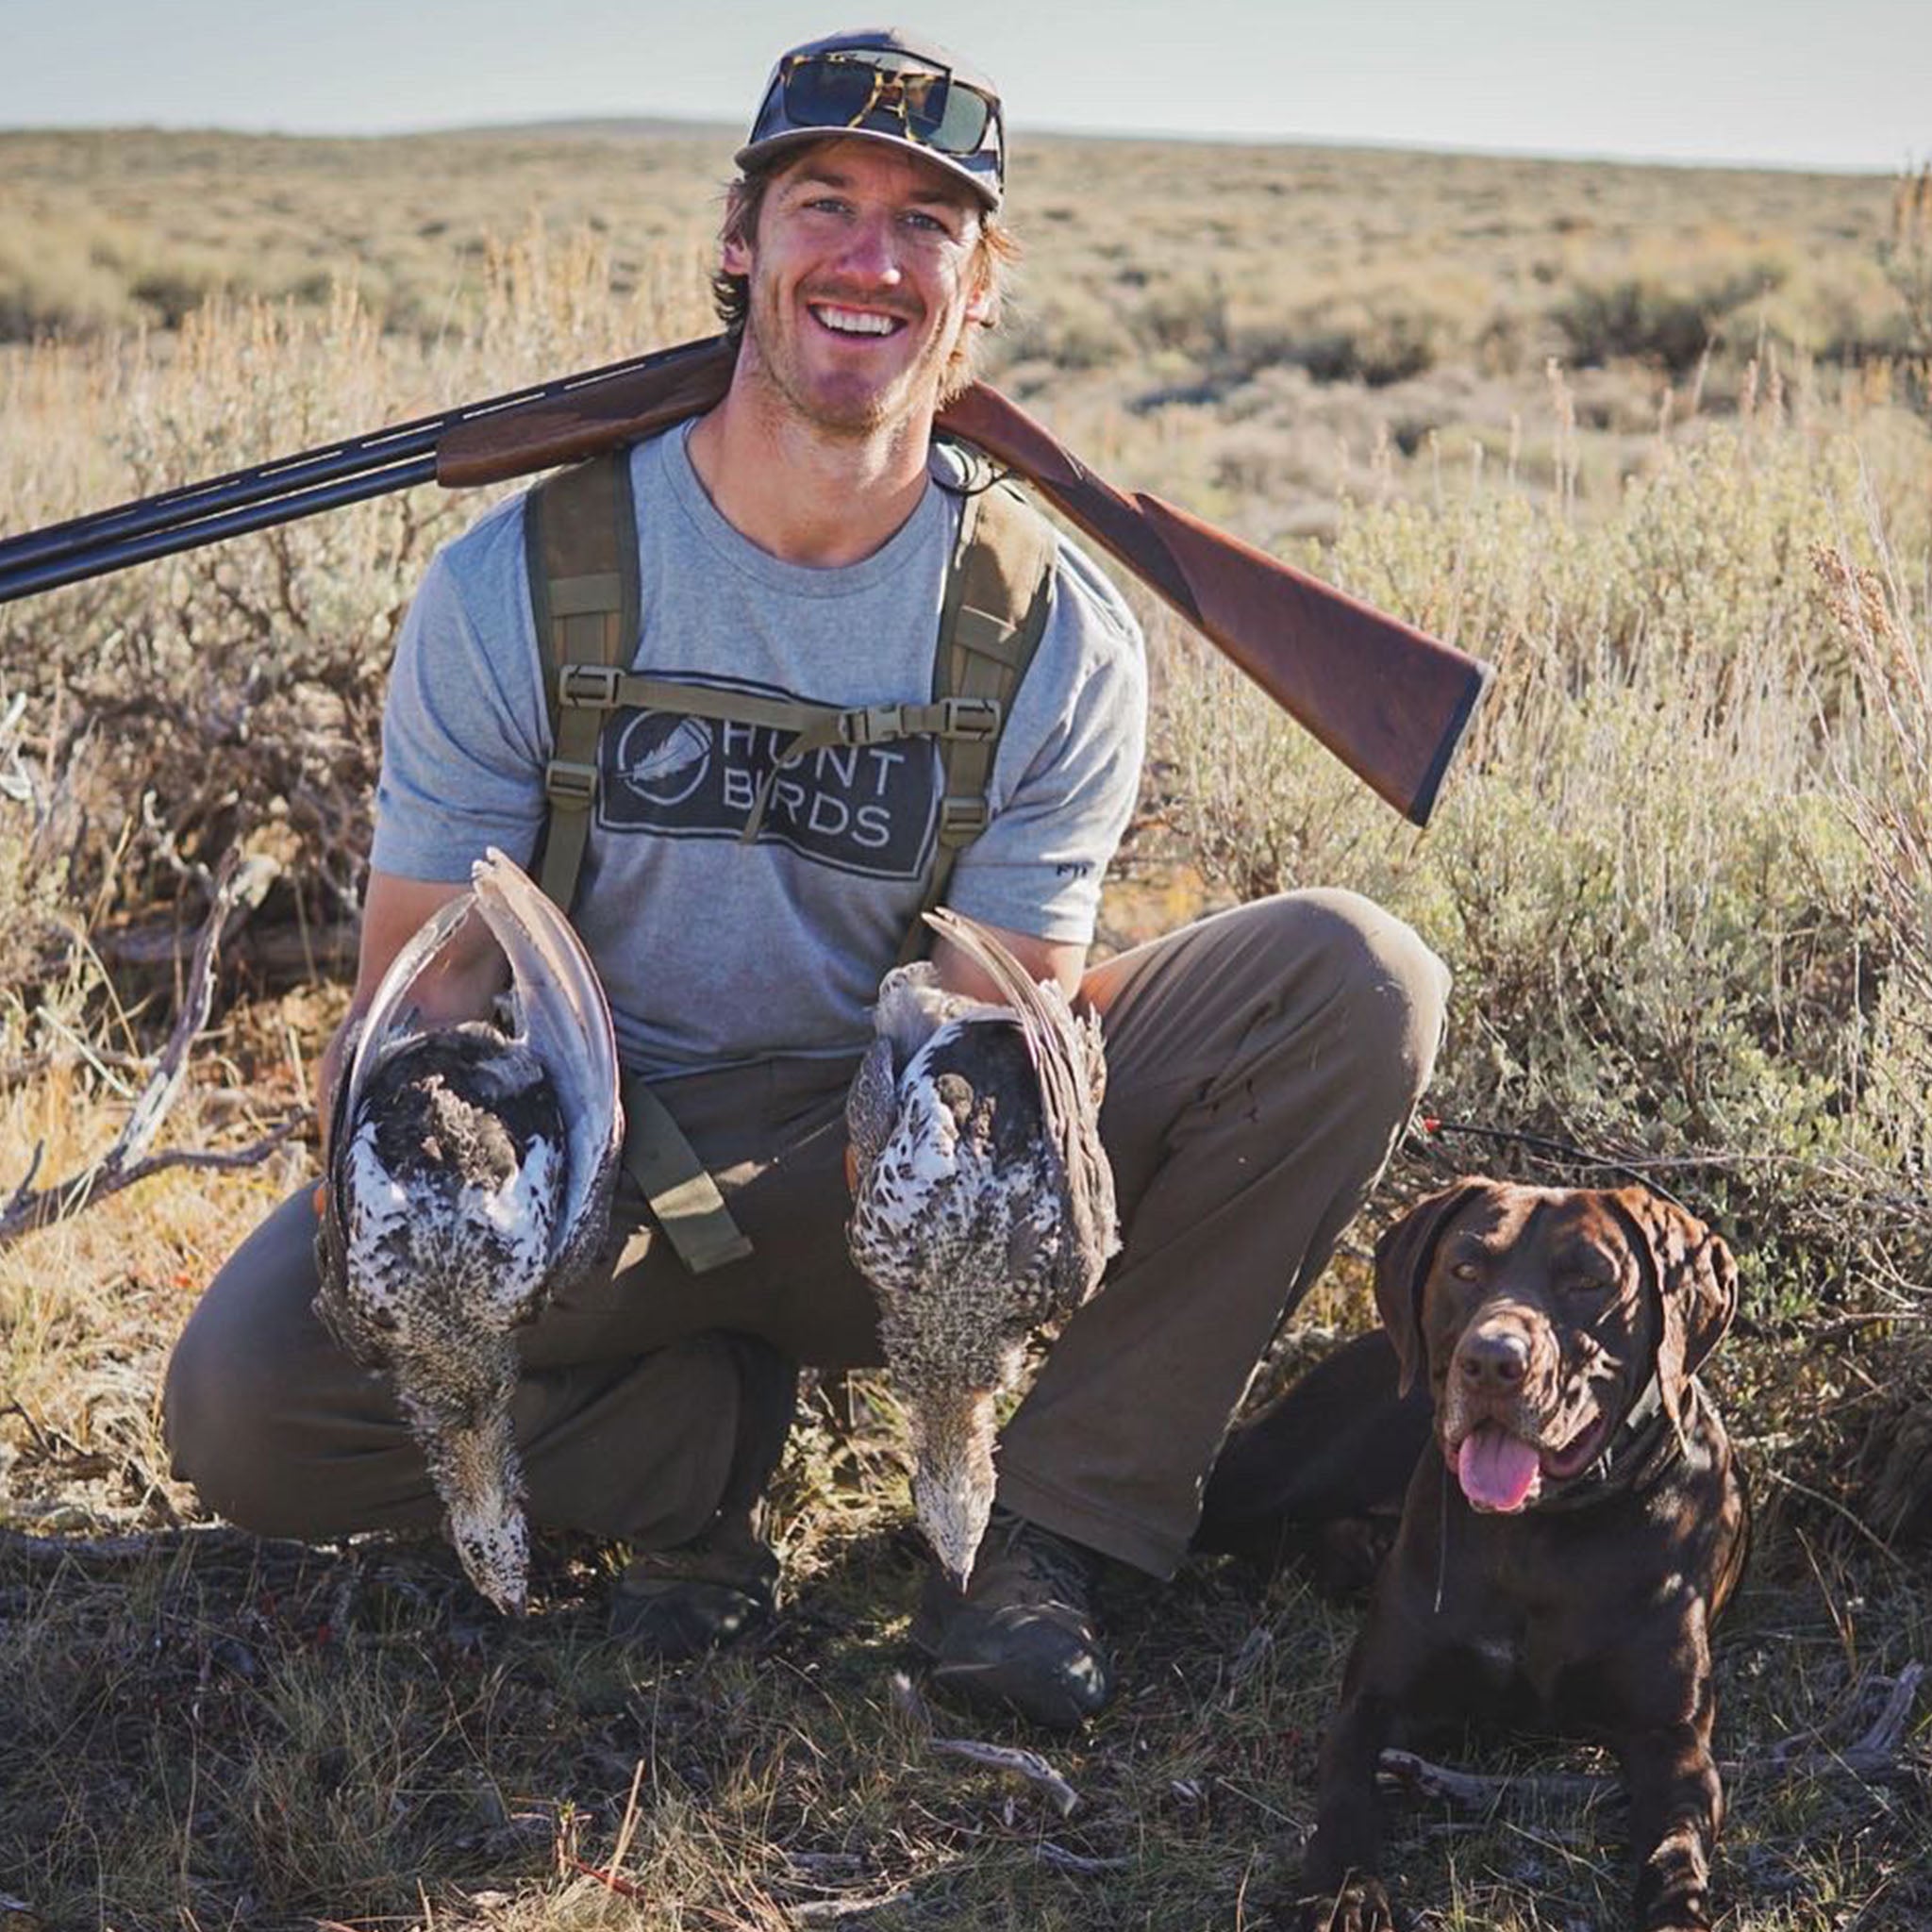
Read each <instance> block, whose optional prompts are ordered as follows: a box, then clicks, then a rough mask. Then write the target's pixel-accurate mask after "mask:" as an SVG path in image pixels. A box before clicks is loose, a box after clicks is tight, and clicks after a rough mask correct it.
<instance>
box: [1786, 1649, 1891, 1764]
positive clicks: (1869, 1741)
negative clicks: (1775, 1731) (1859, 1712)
mask: <svg viewBox="0 0 1932 1932" xmlns="http://www.w3.org/2000/svg"><path fill="white" fill-rule="evenodd" d="M1924 1675H1925V1666H1924V1664H1922V1663H1917V1662H1913V1663H1908V1664H1907V1665H1906V1667H1905V1668H1904V1669H1903V1670H1902V1671H1900V1672H1899V1674H1898V1675H1897V1676H1896V1677H1894V1678H1892V1679H1891V1682H1890V1689H1889V1690H1888V1691H1887V1692H1886V1696H1885V1702H1884V1703H1883V1704H1882V1705H1881V1706H1880V1707H1879V1709H1878V1714H1877V1716H1876V1717H1874V1719H1873V1720H1872V1722H1871V1723H1870V1724H1867V1725H1866V1727H1865V1729H1864V1731H1863V1732H1862V1733H1861V1734H1860V1735H1859V1736H1858V1737H1857V1739H1856V1740H1854V1741H1853V1742H1851V1743H1849V1744H1847V1745H1846V1746H1845V1747H1844V1749H1843V1750H1842V1751H1834V1750H1832V1749H1831V1748H1830V1747H1829V1746H1828V1745H1827V1746H1824V1747H1823V1748H1821V1749H1818V1750H1812V1751H1801V1750H1798V1749H1796V1748H1794V1747H1795V1744H1796V1742H1797V1740H1791V1741H1790V1746H1776V1747H1774V1748H1773V1750H1772V1751H1771V1753H1770V1761H1771V1763H1772V1764H1773V1765H1774V1766H1775V1767H1776V1769H1778V1770H1779V1771H1782V1772H1786V1773H1788V1774H1794V1775H1811V1776H1819V1775H1824V1774H1830V1773H1834V1772H1841V1773H1844V1774H1848V1775H1850V1776H1852V1777H1856V1778H1859V1779H1861V1780H1863V1781H1865V1782H1867V1783H1872V1784H1878V1783H1883V1782H1884V1781H1885V1780H1886V1779H1888V1778H1891V1777H1895V1776H1897V1775H1898V1774H1899V1773H1900V1772H1901V1771H1902V1770H1903V1768H1904V1767H1903V1766H1902V1765H1901V1764H1900V1762H1899V1749H1900V1747H1901V1746H1902V1745H1903V1744H1904V1742H1905V1737H1906V1729H1907V1725H1908V1724H1910V1723H1911V1720H1912V1707H1913V1706H1914V1705H1915V1704H1916V1703H1917V1702H1918V1696H1919V1685H1920V1683H1921V1681H1922V1680H1923V1679H1924ZM1879 1681H1881V1682H1882V1681H1883V1679H1880V1680H1879Z"/></svg>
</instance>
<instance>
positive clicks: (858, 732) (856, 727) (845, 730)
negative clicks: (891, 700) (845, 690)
mask: <svg viewBox="0 0 1932 1932" xmlns="http://www.w3.org/2000/svg"><path fill="white" fill-rule="evenodd" d="M906 735H907V734H906V707H905V706H904V705H867V706H866V707H865V708H864V709H863V710H858V711H846V712H844V713H843V714H842V715H841V717H840V720H839V736H840V738H841V741H843V742H844V743H846V744H859V745H865V744H890V743H891V741H893V740H894V739H898V738H904V737H905V736H906Z"/></svg>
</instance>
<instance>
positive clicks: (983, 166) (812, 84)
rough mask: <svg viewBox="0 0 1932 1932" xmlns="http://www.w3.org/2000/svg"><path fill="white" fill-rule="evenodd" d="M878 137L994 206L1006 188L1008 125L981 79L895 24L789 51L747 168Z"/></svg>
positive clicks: (764, 105)
mask: <svg viewBox="0 0 1932 1932" xmlns="http://www.w3.org/2000/svg"><path fill="white" fill-rule="evenodd" d="M833 135H836V136H840V137H841V138H851V139H855V140H860V141H880V142H890V143H891V145H892V146H894V147H904V148H910V149H911V150H912V151H913V152H914V153H915V154H918V155H920V156H922V157H923V158H925V159H926V160H928V161H931V162H933V163H935V164H936V165H937V166H939V167H941V168H943V169H945V170H946V172H947V173H948V174H951V175H958V178H959V179H960V180H962V181H964V182H965V183H966V185H967V186H968V187H969V188H971V189H973V190H974V192H975V193H977V194H978V196H979V197H980V199H981V200H982V201H983V202H984V203H985V204H986V207H987V208H988V209H989V210H991V209H993V208H998V207H999V205H1000V197H1001V195H1002V193H1003V192H1005V187H1006V159H1007V157H1006V127H1005V124H1004V121H1003V119H1002V117H1001V113H1000V97H999V94H998V92H996V91H995V89H994V87H993V84H992V82H991V80H989V79H988V78H987V77H986V75H983V74H981V73H979V72H978V71H977V70H976V69H974V68H972V67H969V66H968V65H967V64H966V63H965V62H964V61H962V60H960V59H958V58H957V57H956V56H954V55H952V54H950V53H948V52H947V50H946V49H945V48H944V47H941V46H940V45H939V44H938V43H937V42H932V41H928V40H926V39H924V37H923V36H921V35H917V34H909V33H907V32H905V31H904V30H903V29H901V28H899V27H891V26H885V27H855V28H853V29H852V30H851V31H849V32H846V33H840V34H831V35H828V36H827V37H826V38H825V39H824V40H822V41H808V42H806V43H805V45H803V46H802V47H794V48H792V49H791V52H790V53H789V54H783V55H781V56H780V57H779V58H778V63H777V65H776V66H774V68H773V69H772V77H771V79H770V80H768V81H767V82H766V83H765V92H764V98H763V100H762V101H761V102H760V103H759V105H758V118H757V119H756V120H755V121H754V122H753V123H752V128H751V135H750V137H749V139H748V140H747V141H746V142H745V144H744V145H743V146H742V147H741V148H740V149H739V150H738V154H737V161H738V165H739V166H740V167H741V168H748V167H751V166H753V165H754V164H755V163H757V162H760V161H764V160H768V159H771V158H774V157H776V156H779V155H782V154H784V153H786V152H787V151H788V150H790V149H792V148H796V147H803V146H804V145H805V144H806V143H807V142H814V141H824V139H826V137H827V136H833Z"/></svg>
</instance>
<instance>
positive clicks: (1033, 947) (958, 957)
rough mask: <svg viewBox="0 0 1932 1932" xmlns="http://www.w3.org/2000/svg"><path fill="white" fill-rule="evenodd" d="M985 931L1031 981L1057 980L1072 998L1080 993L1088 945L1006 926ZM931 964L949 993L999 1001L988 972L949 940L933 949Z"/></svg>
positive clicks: (989, 928)
mask: <svg viewBox="0 0 1932 1932" xmlns="http://www.w3.org/2000/svg"><path fill="white" fill-rule="evenodd" d="M981 924H985V922H984V921H982V922H981ZM986 930H987V931H988V932H990V933H991V935H992V936H993V938H994V939H996V940H998V941H999V942H1000V944H1001V945H1003V946H1005V947H1006V949H1007V951H1008V952H1009V953H1010V954H1012V956H1013V958H1016V959H1017V960H1019V962H1020V964H1021V965H1022V966H1024V968H1025V969H1026V973H1027V975H1028V977H1029V978H1032V979H1035V980H1041V979H1057V980H1058V981H1059V983H1060V990H1061V991H1063V992H1064V993H1065V994H1066V996H1067V997H1068V998H1069V999H1072V998H1073V997H1074V994H1075V993H1077V992H1078V991H1080V978H1081V975H1082V974H1084V973H1085V972H1086V970H1087V948H1086V947H1085V946H1081V945H1074V944H1072V943H1070V942H1068V941H1063V940H1042V939H1036V938H1035V937H1034V936H1033V935H1032V934H1031V933H1024V932H1013V931H1010V930H1009V929H1008V928H1007V927H1006V926H1003V925H989V926H987V927H986ZM932 962H933V965H934V966H935V967H936V968H937V969H938V972H939V976H940V984H941V986H942V987H943V988H944V989H945V990H946V991H948V992H958V993H964V994H965V995H966V996H967V997H968V998H969V999H975V1000H991V1001H992V1002H994V1003H995V1004H997V1003H998V1002H999V997H1000V996H999V990H998V989H997V988H996V987H995V986H994V985H993V983H992V981H991V979H990V978H989V977H988V976H987V974H986V972H985V970H984V969H983V968H982V967H980V966H978V965H976V964H974V961H973V960H972V959H970V958H967V956H966V955H965V954H964V953H963V952H961V951H960V950H959V948H958V946H956V945H954V944H953V942H952V941H950V940H943V939H942V940H941V941H940V942H939V943H938V944H937V945H936V946H935V947H934V948H933V952H932Z"/></svg>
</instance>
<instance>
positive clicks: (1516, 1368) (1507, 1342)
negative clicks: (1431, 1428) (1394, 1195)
mask: <svg viewBox="0 0 1932 1932" xmlns="http://www.w3.org/2000/svg"><path fill="white" fill-rule="evenodd" d="M1375 1302H1376V1306H1377V1307H1378V1308H1379V1309H1380V1311H1381V1315H1382V1321H1383V1324H1384V1325H1385V1326H1386V1327H1387V1328H1388V1330H1389V1333H1390V1335H1391V1338H1392V1339H1393V1341H1394V1342H1395V1347H1396V1353H1397V1355H1398V1356H1399V1357H1400V1359H1401V1363H1402V1386H1403V1389H1404V1391H1407V1390H1408V1389H1409V1388H1410V1387H1412V1386H1413V1384H1414V1382H1415V1379H1416V1377H1417V1375H1418V1374H1421V1373H1422V1372H1423V1370H1424V1368H1426V1370H1427V1373H1428V1377H1429V1385H1430V1389H1431V1391H1432V1392H1433V1394H1434V1397H1435V1404H1436V1433H1437V1439H1438V1441H1440V1443H1441V1450H1442V1455H1443V1458H1444V1460H1445V1461H1446V1462H1447V1463H1448V1465H1449V1467H1450V1468H1452V1469H1453V1470H1455V1471H1456V1472H1457V1479H1458V1481H1459V1482H1460V1484H1461V1487H1462V1491H1463V1493H1464V1495H1465V1496H1466V1497H1467V1498H1468V1499H1469V1501H1470V1502H1471V1504H1472V1505H1474V1507H1476V1508H1478V1509H1491V1510H1502V1511H1511V1510H1517V1509H1522V1508H1525V1507H1528V1506H1529V1505H1530V1504H1531V1503H1532V1502H1534V1501H1535V1500H1536V1499H1537V1497H1538V1496H1539V1494H1541V1492H1542V1491H1543V1488H1544V1485H1545V1483H1552V1484H1554V1483H1560V1482H1564V1481H1568V1480H1569V1479H1571V1478H1573V1477H1575V1476H1577V1475H1579V1474H1582V1473H1583V1472H1584V1471H1585V1470H1588V1469H1590V1468H1591V1465H1592V1464H1594V1463H1595V1462H1596V1460H1597V1458H1598V1457H1601V1456H1603V1455H1604V1454H1605V1452H1606V1450H1607V1448H1608V1447H1609V1446H1610V1443H1611V1441H1612V1439H1613V1438H1614V1437H1615V1435H1616V1432H1617V1430H1618V1428H1619V1426H1620V1424H1623V1422H1624V1419H1625V1417H1626V1416H1629V1415H1630V1414H1631V1412H1632V1410H1633V1407H1636V1406H1638V1405H1639V1404H1642V1403H1647V1401H1648V1399H1649V1391H1650V1390H1651V1388H1652V1385H1653V1382H1654V1383H1655V1386H1656V1390H1657V1402H1658V1404H1659V1405H1660V1407H1661V1409H1662V1411H1663V1413H1664V1415H1665V1416H1666V1417H1667V1418H1668V1420H1669V1423H1670V1425H1671V1426H1672V1427H1673V1428H1674V1429H1675V1428H1678V1427H1679V1426H1680V1424H1681V1418H1682V1414H1683V1406H1684V1402H1685V1397H1686V1389H1687V1386H1688V1384H1689V1381H1690V1378H1691V1375H1692V1374H1694V1373H1695V1372H1696V1370H1697V1367H1698V1365H1699V1364H1700V1363H1701V1362H1702V1361H1703V1360H1704V1359H1705V1357H1707V1356H1708V1355H1709V1353H1710V1351H1711V1350H1712V1349H1713V1348H1715V1347H1716V1346H1717V1344H1718V1341H1719V1340H1720V1339H1721V1338H1722V1337H1723V1335H1724V1330H1725V1329H1726V1328H1727V1327H1728V1326H1729V1325H1730V1322H1731V1317H1732V1315H1733V1314H1734V1313H1735V1312H1736V1310H1737V1306H1738V1271H1737V1268H1736V1265H1735V1264H1734V1263H1733V1261H1732V1259H1731V1254H1730V1250H1729V1249H1728V1248H1727V1247H1725V1245H1724V1241H1722V1240H1721V1239H1720V1238H1719V1237H1718V1236H1717V1235H1715V1234H1713V1233H1712V1232H1711V1231H1710V1229H1709V1228H1707V1227H1706V1226H1705V1224H1703V1223H1702V1222H1700V1221H1698V1220H1696V1219H1695V1218H1694V1217H1693V1216H1691V1215H1690V1214H1688V1213H1686V1212H1685V1211H1684V1209H1683V1208H1678V1207H1676V1206H1674V1205H1673V1204H1672V1203H1670V1202H1667V1201H1665V1200H1662V1199H1661V1198H1660V1197H1658V1196H1657V1195H1656V1194H1653V1193H1652V1192H1651V1191H1649V1190H1648V1189H1647V1188H1634V1187H1633V1188H1620V1189H1616V1190H1607V1189H1594V1188H1527V1187H1517V1186H1514V1185H1511V1184H1509V1183H1507V1182H1502V1181H1491V1180H1486V1179H1481V1178H1472V1179H1468V1180H1463V1181H1458V1182H1457V1184H1456V1185H1455V1186H1454V1187H1451V1188H1447V1189H1445V1190H1443V1191H1442V1192H1441V1193H1439V1194H1432V1195H1430V1196H1429V1197H1428V1198H1427V1199H1426V1200H1424V1201H1421V1202H1418V1203H1417V1205H1416V1206H1415V1207H1414V1208H1411V1209H1410V1210H1409V1211H1408V1213H1407V1214H1406V1215H1404V1216H1403V1218H1402V1219H1401V1220H1400V1221H1398V1222H1397V1223H1396V1224H1394V1226H1392V1227H1391V1229H1390V1230H1389V1231H1388V1233H1387V1234H1386V1235H1384V1236H1383V1238H1382V1240H1381V1241H1380V1243H1379V1244H1378V1245H1377V1247H1376V1250H1375Z"/></svg>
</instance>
